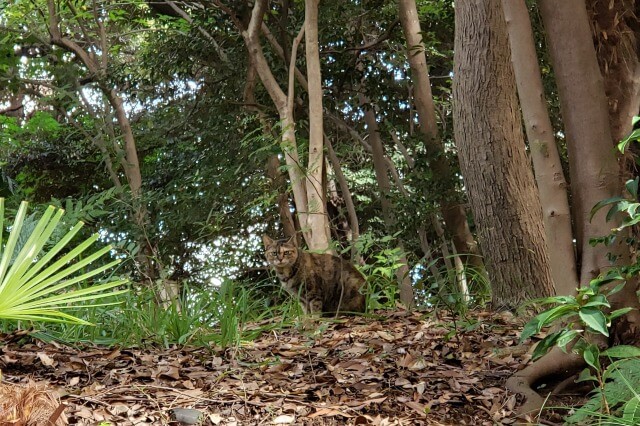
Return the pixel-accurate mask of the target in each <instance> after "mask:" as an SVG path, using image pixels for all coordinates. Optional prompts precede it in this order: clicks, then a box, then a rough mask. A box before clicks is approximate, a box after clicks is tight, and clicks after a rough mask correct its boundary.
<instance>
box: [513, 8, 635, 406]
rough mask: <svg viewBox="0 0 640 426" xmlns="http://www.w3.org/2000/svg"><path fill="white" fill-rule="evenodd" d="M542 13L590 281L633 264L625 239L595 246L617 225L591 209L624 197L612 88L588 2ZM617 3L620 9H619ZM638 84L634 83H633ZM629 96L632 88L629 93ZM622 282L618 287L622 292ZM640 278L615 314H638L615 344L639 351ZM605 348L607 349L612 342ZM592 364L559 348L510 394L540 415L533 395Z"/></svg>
mask: <svg viewBox="0 0 640 426" xmlns="http://www.w3.org/2000/svg"><path fill="white" fill-rule="evenodd" d="M539 4H540V13H541V16H542V20H543V23H544V27H545V30H546V33H547V40H548V44H549V51H550V54H551V61H552V65H553V70H554V74H555V78H556V82H557V86H558V93H559V95H560V108H561V113H562V118H563V121H564V123H565V134H566V138H567V149H568V152H569V167H570V176H571V189H572V201H573V203H572V211H573V217H574V223H575V234H576V239H577V249H578V261H579V262H580V261H581V263H582V265H581V269H580V277H579V279H580V283H581V285H587V284H588V283H589V281H590V280H591V279H592V278H593V277H595V276H596V275H598V274H599V273H600V272H602V270H603V269H605V268H606V267H608V266H609V262H608V258H607V254H608V253H611V254H613V255H614V256H616V257H617V259H618V261H619V262H621V263H623V264H625V263H626V264H628V262H629V248H628V246H627V245H626V241H625V238H624V237H625V235H624V234H623V233H619V234H618V236H617V238H616V240H617V242H618V243H617V244H615V245H614V246H604V245H602V244H599V245H597V246H595V247H592V246H591V245H590V244H589V239H590V238H593V237H598V236H604V235H608V234H610V232H611V229H612V228H615V227H616V222H617V219H616V218H615V217H614V218H613V221H611V222H608V223H607V222H606V217H605V215H606V210H607V209H601V211H599V212H598V213H597V214H596V215H595V216H594V217H593V218H591V217H590V210H591V208H592V207H593V206H594V205H595V203H597V202H598V201H600V200H604V199H606V198H610V197H612V196H615V195H619V194H620V192H621V188H620V186H619V185H618V180H619V179H618V177H619V168H618V163H617V161H616V156H615V151H614V149H613V147H612V144H611V141H612V135H611V130H610V127H609V125H610V124H609V112H610V111H608V109H607V103H606V99H605V86H604V83H603V80H602V76H601V74H600V70H599V69H598V64H597V60H596V52H595V49H594V47H593V43H592V39H591V31H590V28H589V20H588V15H587V10H586V7H585V2H584V1H582V0H564V1H562V2H558V1H554V0H540V2H539ZM610 4H612V5H613V2H611V3H610ZM630 84H631V83H630ZM623 91H624V89H623ZM616 284H617V283H613V284H610V285H609V287H610V286H612V285H616ZM637 290H638V282H637V279H631V280H628V281H627V284H626V285H625V286H624V287H623V289H622V290H621V291H619V292H618V293H615V294H613V295H611V296H609V298H608V299H609V302H610V303H611V309H612V310H614V309H620V308H623V307H630V308H634V309H633V310H631V312H629V313H628V314H627V315H624V316H622V317H620V318H618V320H616V321H615V322H614V325H613V326H612V328H613V330H612V331H611V335H612V338H611V339H610V340H611V341H612V342H613V344H620V343H622V344H631V345H637V344H638V341H639V339H640V312H639V311H638V308H640V303H639V301H638V296H637ZM604 343H605V344H606V343H607V342H604ZM585 365H586V364H585V362H584V359H583V358H582V357H581V356H576V355H575V354H572V353H571V352H569V353H565V352H563V351H562V350H560V349H559V348H557V347H556V348H553V349H552V350H551V351H550V352H549V353H547V354H546V355H545V356H543V357H542V358H540V359H539V360H537V361H536V362H534V363H533V364H530V365H528V366H527V367H526V368H524V369H523V370H521V371H519V372H518V373H516V374H514V376H513V377H511V378H510V379H509V380H508V381H507V387H508V388H509V389H510V390H511V391H513V392H516V393H521V394H523V395H525V396H526V397H527V403H526V404H525V405H524V406H523V407H522V409H521V412H527V411H528V412H531V413H535V412H539V410H540V408H541V407H542V404H543V403H544V399H543V398H541V397H540V396H539V395H538V394H537V393H536V392H534V391H533V390H532V389H531V386H532V385H533V384H534V383H537V382H539V381H540V380H541V379H543V378H544V377H547V376H553V377H554V380H557V379H558V376H560V377H566V375H567V374H570V373H571V372H572V371H577V370H579V369H580V368H582V367H584V366H585Z"/></svg>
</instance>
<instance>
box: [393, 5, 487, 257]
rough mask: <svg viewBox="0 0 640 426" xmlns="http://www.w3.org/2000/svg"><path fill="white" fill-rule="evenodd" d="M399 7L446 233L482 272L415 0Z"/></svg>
mask: <svg viewBox="0 0 640 426" xmlns="http://www.w3.org/2000/svg"><path fill="white" fill-rule="evenodd" d="M398 3H399V4H398V5H399V16H400V23H401V24H402V29H403V31H404V36H405V38H406V40H407V57H408V59H409V66H410V67H411V80H412V81H413V83H414V85H415V87H414V90H413V96H414V101H415V105H416V110H417V113H418V121H419V123H420V128H419V130H420V133H421V134H422V135H423V136H424V137H423V140H424V144H425V148H426V150H427V156H428V158H429V162H430V164H431V169H432V170H433V174H434V176H435V177H436V178H438V179H440V180H441V183H442V186H443V190H442V192H440V193H439V194H438V195H437V197H438V202H439V203H440V205H441V209H442V217H443V218H444V223H445V229H446V230H447V233H448V234H450V235H451V237H452V238H453V243H454V245H455V248H456V251H457V252H458V254H459V255H460V256H462V259H463V262H464V264H466V265H471V266H474V267H476V268H480V269H483V264H482V258H481V257H480V256H479V255H478V254H479V253H478V247H477V244H476V242H475V240H474V239H473V235H472V234H471V231H470V230H469V224H468V223H467V216H466V213H465V211H464V207H463V206H462V204H461V203H460V202H458V201H457V198H458V195H457V194H456V191H455V188H454V186H453V172H452V171H451V169H450V167H449V164H448V163H447V158H446V157H445V154H444V146H443V144H442V140H441V139H440V135H439V132H438V122H437V118H436V111H435V106H434V103H433V95H432V93H431V82H430V81H429V70H428V67H427V58H426V55H425V53H424V45H423V44H422V30H421V29H420V21H419V18H418V10H417V8H416V2H415V0H399V2H398ZM468 254H471V256H468Z"/></svg>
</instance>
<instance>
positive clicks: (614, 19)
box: [586, 0, 640, 143]
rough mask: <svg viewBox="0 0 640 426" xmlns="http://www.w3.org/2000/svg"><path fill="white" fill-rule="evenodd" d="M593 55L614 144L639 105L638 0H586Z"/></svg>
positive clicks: (620, 137) (639, 41)
mask: <svg viewBox="0 0 640 426" xmlns="http://www.w3.org/2000/svg"><path fill="white" fill-rule="evenodd" d="M586 4H587V11H588V12H589V15H590V16H591V24H592V30H593V37H594V40H595V47H596V56H597V58H598V64H599V66H600V72H601V73H602V76H603V77H604V90H605V93H606V96H607V100H608V106H609V122H610V125H611V136H612V138H613V142H614V143H618V142H619V141H620V140H621V139H622V138H624V137H625V136H626V135H627V134H628V133H629V132H630V131H631V119H632V118H633V116H634V115H638V114H639V111H638V109H639V108H640V40H639V37H640V21H639V17H638V13H639V12H640V4H639V3H638V1H637V0H617V1H609V0H607V1H604V0H587V1H586Z"/></svg>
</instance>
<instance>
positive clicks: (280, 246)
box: [262, 235, 298, 268]
mask: <svg viewBox="0 0 640 426" xmlns="http://www.w3.org/2000/svg"><path fill="white" fill-rule="evenodd" d="M262 242H263V243H264V249H265V255H266V257H267V262H269V264H270V265H273V266H275V267H279V268H282V267H287V266H291V265H293V264H294V263H296V260H298V248H297V247H296V244H295V242H293V238H289V239H288V240H286V241H283V240H272V239H271V238H269V237H268V236H266V235H263V236H262Z"/></svg>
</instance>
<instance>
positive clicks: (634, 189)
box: [624, 177, 640, 200]
mask: <svg viewBox="0 0 640 426" xmlns="http://www.w3.org/2000/svg"><path fill="white" fill-rule="evenodd" d="M638 183H640V178H637V177H636V178H635V179H629V180H628V181H627V183H626V184H625V185H624V186H625V188H627V191H628V192H629V194H631V196H632V197H633V198H634V199H635V200H637V199H638Z"/></svg>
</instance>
